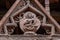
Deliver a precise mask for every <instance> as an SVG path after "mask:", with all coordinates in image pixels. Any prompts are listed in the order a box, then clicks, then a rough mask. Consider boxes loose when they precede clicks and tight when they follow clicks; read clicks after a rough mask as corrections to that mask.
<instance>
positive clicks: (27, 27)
mask: <svg viewBox="0 0 60 40" xmlns="http://www.w3.org/2000/svg"><path fill="white" fill-rule="evenodd" d="M40 25H41V22H40V20H39V19H38V18H37V17H36V15H35V14H34V13H32V12H26V13H25V14H24V15H23V18H22V19H20V28H21V30H22V31H23V32H31V33H32V32H36V31H37V30H38V29H39V27H40Z"/></svg>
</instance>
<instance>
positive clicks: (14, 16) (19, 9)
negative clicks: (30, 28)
mask: <svg viewBox="0 0 60 40" xmlns="http://www.w3.org/2000/svg"><path fill="white" fill-rule="evenodd" d="M21 2H22V4H21ZM26 3H27V4H26ZM40 7H42V6H41V5H40ZM43 9H44V8H43ZM41 10H42V9H41ZM41 10H38V9H37V8H35V7H34V6H33V5H31V4H30V2H29V1H26V2H25V1H20V0H16V2H15V3H14V4H13V6H12V7H11V8H10V10H9V11H8V12H7V13H6V15H5V16H4V17H3V18H2V20H1V21H0V27H4V28H5V33H6V34H11V33H12V32H13V31H12V29H13V30H14V29H15V28H16V27H20V24H19V23H20V20H21V19H22V20H23V19H25V18H24V15H25V14H26V15H27V13H32V14H31V15H33V14H34V15H35V16H36V19H38V21H39V20H40V23H41V26H43V27H44V28H45V29H47V30H49V31H50V34H51V35H53V34H55V28H58V29H59V30H60V27H59V24H58V23H57V22H56V21H55V20H54V19H53V17H52V16H51V15H49V14H47V12H46V11H45V13H44V12H42V11H41ZM27 16H28V15H27ZM46 18H48V19H49V21H50V22H51V23H49V22H48V23H47V22H46V21H47V19H46ZM26 19H27V18H26ZM23 21H24V20H23ZM22 23H23V22H22ZM37 24H38V23H37ZM55 24H56V25H55ZM37 26H38V25H37ZM56 26H57V27H56ZM9 28H10V29H9ZM9 30H10V31H11V32H9Z"/></svg>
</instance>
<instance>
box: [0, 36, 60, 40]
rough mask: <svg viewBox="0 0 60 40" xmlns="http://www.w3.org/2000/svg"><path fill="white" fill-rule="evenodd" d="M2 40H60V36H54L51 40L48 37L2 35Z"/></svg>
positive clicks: (0, 38) (0, 39) (0, 37)
mask: <svg viewBox="0 0 60 40" xmlns="http://www.w3.org/2000/svg"><path fill="white" fill-rule="evenodd" d="M0 40H60V37H59V36H52V38H51V39H50V38H49V37H48V36H41V35H37V36H24V35H12V36H7V35H5V36H4V35H0Z"/></svg>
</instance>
